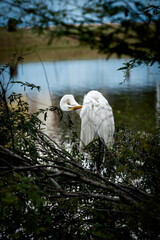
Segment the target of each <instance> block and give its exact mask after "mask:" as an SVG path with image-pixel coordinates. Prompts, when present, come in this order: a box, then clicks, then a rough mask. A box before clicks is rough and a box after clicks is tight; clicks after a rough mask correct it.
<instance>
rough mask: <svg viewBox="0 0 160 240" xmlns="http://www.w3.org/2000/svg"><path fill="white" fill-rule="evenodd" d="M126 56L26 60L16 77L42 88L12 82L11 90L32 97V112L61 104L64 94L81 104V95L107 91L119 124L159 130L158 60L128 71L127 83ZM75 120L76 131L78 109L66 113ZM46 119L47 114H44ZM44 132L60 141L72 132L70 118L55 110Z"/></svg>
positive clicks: (78, 124)
mask: <svg viewBox="0 0 160 240" xmlns="http://www.w3.org/2000/svg"><path fill="white" fill-rule="evenodd" d="M126 61H127V60H126V59H110V60H104V59H96V60H76V61H57V62H44V63H40V62H37V63H23V64H19V65H18V68H17V75H16V76H15V77H14V80H15V81H23V82H30V83H33V84H35V85H39V86H41V92H38V91H37V90H32V91H31V90H30V89H26V90H25V91H24V88H23V87H21V86H20V84H19V85H16V87H15V86H12V88H10V92H11V91H14V92H17V93H19V92H21V93H22V94H23V96H24V98H25V99H26V100H27V101H28V102H29V104H30V108H31V111H32V112H35V111H36V110H38V109H39V108H46V107H49V106H52V105H54V106H59V100H60V98H61V97H62V96H63V95H64V94H67V93H71V94H73V95H74V96H75V98H76V100H77V102H79V103H82V101H83V96H84V95H85V94H86V93H87V92H88V91H90V90H92V89H96V90H98V91H100V92H101V93H103V95H104V96H105V97H106V98H107V99H108V101H109V103H110V105H111V106H112V108H113V112H114V116H115V123H116V126H118V125H125V126H127V127H129V128H131V129H132V130H135V131H146V132H151V133H155V132H156V131H157V129H156V127H157V124H158V121H159V120H158V115H157V112H158V111H159V106H160V71H159V68H158V64H154V65H153V66H152V67H150V66H141V67H137V68H135V69H133V70H132V71H131V72H130V75H129V78H128V81H126V82H125V83H123V84H120V83H121V82H123V80H124V77H123V71H118V70H117V69H118V68H120V67H122V66H123V63H124V62H126ZM68 114H69V116H70V117H71V119H72V121H73V123H74V124H75V127H76V131H77V134H79V129H80V119H79V116H78V115H76V113H68ZM41 119H42V120H43V116H41ZM45 123H46V131H47V133H48V134H50V135H51V136H52V137H53V138H54V139H56V140H57V139H59V140H60V141H62V140H63V139H64V137H65V136H69V135H70V133H71V130H70V129H69V126H68V122H67V121H66V118H65V117H64V118H63V121H61V122H59V117H58V116H57V115H56V114H55V113H53V112H52V113H48V118H47V120H46V122H45Z"/></svg>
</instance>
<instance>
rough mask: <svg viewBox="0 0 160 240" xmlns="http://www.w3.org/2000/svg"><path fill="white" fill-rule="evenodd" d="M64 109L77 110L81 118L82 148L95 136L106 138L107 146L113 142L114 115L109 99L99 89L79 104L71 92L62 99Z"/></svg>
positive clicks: (61, 103)
mask: <svg viewBox="0 0 160 240" xmlns="http://www.w3.org/2000/svg"><path fill="white" fill-rule="evenodd" d="M60 108H61V110H62V111H73V110H75V111H76V112H77V113H78V114H79V115H80V118H81V134H80V148H82V147H84V146H86V145H88V144H89V143H90V142H91V141H92V140H93V139H94V138H95V137H97V136H99V137H100V138H103V139H104V142H105V144H106V145H107V147H111V146H112V144H113V134H114V130H115V127H114V117H113V111H112V108H111V106H110V105H109V103H108V101H107V99H106V98H105V97H104V96H103V95H102V94H101V93H100V92H98V91H96V90H92V91H90V92H88V93H87V95H85V97H84V99H83V105H80V104H78V103H77V102H76V101H75V99H74V96H73V95H71V94H67V95H64V96H63V97H62V98H61V100H60Z"/></svg>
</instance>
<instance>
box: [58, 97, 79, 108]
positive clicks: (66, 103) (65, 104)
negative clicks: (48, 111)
mask: <svg viewBox="0 0 160 240" xmlns="http://www.w3.org/2000/svg"><path fill="white" fill-rule="evenodd" d="M60 108H61V110H62V111H72V110H78V109H81V108H82V106H81V105H79V104H78V103H77V102H76V101H75V99H74V97H73V95H71V94H67V95H64V96H63V97H62V98H61V100H60Z"/></svg>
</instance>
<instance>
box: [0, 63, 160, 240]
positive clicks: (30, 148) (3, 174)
mask: <svg viewBox="0 0 160 240" xmlns="http://www.w3.org/2000/svg"><path fill="white" fill-rule="evenodd" d="M12 64H13V65H14V61H12ZM7 68H8V65H6V69H7ZM4 71H5V67H3V74H4ZM2 79H3V78H2V74H1V95H0V97H1V98H0V100H1V101H0V103H1V108H0V135H1V142H0V196H1V197H0V214H1V223H0V224H1V232H0V236H1V238H2V239H22V238H23V239H137V238H138V239H148V240H150V239H158V237H159V234H160V233H159V229H160V216H159V212H160V204H159V196H160V189H159V187H160V167H159V160H158V159H159V158H160V147H159V146H160V142H159V140H160V139H159V136H152V135H147V134H146V133H137V134H135V133H133V132H131V131H129V130H127V129H125V128H124V127H122V126H121V127H118V128H117V129H116V133H115V143H114V146H113V148H112V149H107V148H106V147H105V145H104V144H103V142H101V141H100V140H95V141H94V142H92V143H91V144H90V145H88V146H87V147H86V149H85V151H84V152H81V151H79V140H78V138H77V136H76V135H75V133H74V131H73V138H70V143H71V147H72V148H71V150H70V151H67V150H66V149H65V148H63V147H62V146H60V145H58V144H57V143H55V142H54V140H53V139H51V138H50V137H49V136H48V135H46V134H45V133H44V132H43V129H42V127H43V125H42V122H41V121H40V120H39V119H38V114H39V113H40V112H41V113H42V112H44V116H45V113H46V110H39V112H37V113H35V114H31V113H29V106H28V104H27V103H26V102H25V101H24V100H23V99H22V96H21V95H20V94H15V93H12V94H11V95H10V96H8V97H7V88H5V86H4V84H3V81H2ZM9 81H10V82H9V83H8V84H7V85H8V86H9V84H10V83H11V79H9ZM15 84H17V83H15ZM20 84H21V83H20ZM26 85H27V84H26ZM26 85H25V86H26ZM30 86H31V85H28V87H30ZM22 87H23V86H22ZM26 87H27V86H26ZM32 87H35V88H37V87H36V86H33V85H32ZM38 89H39V88H38ZM7 98H8V99H7ZM52 110H54V111H57V112H58V113H60V110H59V109H56V108H52ZM61 117H62V116H60V118H61ZM69 121H70V119H69ZM72 127H73V125H72ZM62 229H63V231H62Z"/></svg>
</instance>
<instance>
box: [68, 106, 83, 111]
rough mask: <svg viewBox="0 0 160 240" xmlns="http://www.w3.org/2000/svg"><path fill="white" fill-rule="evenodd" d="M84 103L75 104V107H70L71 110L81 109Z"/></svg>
mask: <svg viewBox="0 0 160 240" xmlns="http://www.w3.org/2000/svg"><path fill="white" fill-rule="evenodd" d="M81 108H82V105H78V106H74V107H69V108H68V109H69V110H77V109H81Z"/></svg>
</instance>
